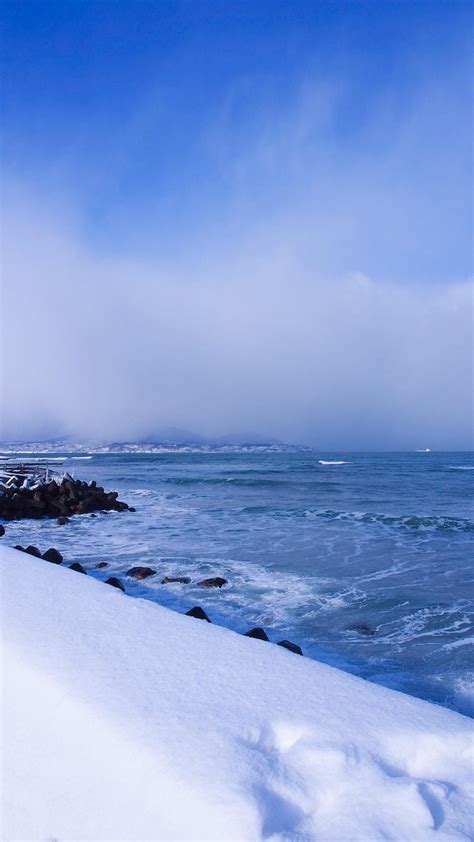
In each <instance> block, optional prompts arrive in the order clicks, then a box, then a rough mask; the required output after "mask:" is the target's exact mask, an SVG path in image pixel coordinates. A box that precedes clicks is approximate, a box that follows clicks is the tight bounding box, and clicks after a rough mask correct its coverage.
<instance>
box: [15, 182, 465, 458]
mask: <svg viewBox="0 0 474 842" xmlns="http://www.w3.org/2000/svg"><path fill="white" fill-rule="evenodd" d="M4 235H5V249H4V261H3V263H4V273H5V283H4V287H3V320H2V331H1V334H2V335H1V342H2V350H3V353H2V385H1V388H2V408H3V409H2V420H3V426H2V433H1V435H2V437H3V438H14V439H17V440H18V439H21V438H24V439H28V438H29V439H32V438H33V439H34V438H38V437H40V436H48V435H49V436H52V435H58V434H60V435H61V434H67V435H72V436H76V437H79V438H85V439H86V440H99V441H104V440H113V439H126V440H130V439H138V438H141V437H142V436H149V435H151V434H153V433H154V432H155V431H156V430H157V429H160V428H161V427H163V426H164V425H176V426H178V427H184V428H186V429H190V430H193V431H195V432H196V433H199V434H204V435H211V436H215V435H225V434H228V433H241V432H243V431H253V432H255V433H258V434H260V435H263V436H274V437H277V438H279V439H281V440H284V441H288V442H298V443H309V444H315V445H316V446H317V447H320V448H322V449H331V448H343V449H375V450H376V449H381V448H382V449H385V448H387V449H404V448H406V449H415V448H417V447H425V446H429V447H431V448H436V449H453V448H456V447H457V448H468V447H469V446H470V441H471V435H472V425H471V421H472V411H471V400H470V394H471V392H470V385H469V384H470V382H471V373H472V372H471V355H470V349H471V343H472V319H471V303H472V298H471V294H472V285H471V284H470V283H468V282H458V283H449V284H446V283H438V284H434V285H427V284H422V283H419V284H411V285H406V284H403V283H394V282H387V281H379V280H378V279H377V278H376V277H373V278H372V277H369V276H367V275H365V274H364V273H362V272H360V271H348V272H346V273H339V274H337V273H334V274H326V275H322V274H321V273H320V271H319V269H318V266H317V261H315V262H314V263H313V264H312V266H311V268H310V267H309V266H308V265H305V264H304V261H303V262H302V260H301V255H298V253H297V250H296V248H295V246H294V243H293V242H292V240H291V237H290V239H288V238H287V240H286V242H285V241H282V240H281V239H280V240H279V241H278V242H277V241H276V240H275V242H274V243H273V244H272V245H271V243H270V242H269V240H267V241H265V242H264V243H260V242H255V243H253V244H252V246H253V247H252V252H251V254H250V248H251V244H250V243H248V244H247V245H248V247H247V250H244V252H243V253H242V254H236V253H234V251H233V249H230V248H229V249H228V248H224V247H223V246H222V245H221V246H216V252H215V254H214V255H213V258H212V259H210V256H209V255H208V254H205V255H203V256H201V257H199V256H196V257H195V259H193V260H190V261H188V260H187V258H186V256H183V257H182V258H181V259H180V260H179V261H176V262H174V263H173V264H172V265H170V264H169V263H167V262H166V261H165V260H163V261H160V260H159V259H154V260H148V261H147V260H140V259H136V258H135V259H132V258H128V259H126V258H124V257H113V256H110V255H108V256H100V255H98V254H97V253H94V252H93V251H91V250H90V249H89V248H87V247H86V246H85V245H84V243H81V242H80V240H78V238H77V236H76V234H75V233H74V226H72V225H70V224H68V222H67V221H66V223H64V222H63V221H62V220H61V219H60V218H59V216H58V215H56V216H55V217H54V216H51V215H50V214H49V212H48V207H47V206H46V208H42V207H41V206H40V205H38V204H36V205H35V204H34V203H33V204H31V203H30V201H29V200H28V201H26V200H24V197H23V199H21V198H18V196H16V197H15V198H14V199H13V198H12V202H11V205H10V206H9V212H8V214H7V218H6V221H5V225H4ZM275 236H276V235H275ZM25 243H28V248H25ZM335 247H336V246H335ZM193 257H194V255H193Z"/></svg>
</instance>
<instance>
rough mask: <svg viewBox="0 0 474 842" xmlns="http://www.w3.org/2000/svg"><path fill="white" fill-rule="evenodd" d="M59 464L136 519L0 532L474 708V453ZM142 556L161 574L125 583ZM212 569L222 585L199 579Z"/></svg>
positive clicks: (173, 601) (145, 590) (83, 520)
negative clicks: (170, 579)
mask: <svg viewBox="0 0 474 842" xmlns="http://www.w3.org/2000/svg"><path fill="white" fill-rule="evenodd" d="M41 455H42V457H43V458H44V454H41ZM55 456H56V457H58V456H59V454H55ZM28 458H30V457H28ZM52 464H53V463H52ZM62 469H65V470H68V471H70V472H71V473H74V474H75V476H76V477H79V478H81V479H85V480H88V481H89V480H92V479H95V480H97V482H98V484H100V485H104V486H105V487H106V489H108V490H116V491H118V492H119V496H120V499H122V500H125V501H126V502H127V503H128V504H129V505H131V506H135V507H136V512H135V513H133V512H123V513H116V512H113V513H108V514H98V515H97V516H96V517H91V516H90V515H82V516H76V517H73V518H72V519H71V521H70V523H69V524H67V525H66V526H58V525H57V524H56V523H55V521H51V520H40V521H26V520H25V521H19V522H12V523H8V524H7V535H6V536H5V538H4V539H2V541H5V542H7V543H9V544H11V545H13V544H23V545H26V544H37V545H38V546H40V548H41V549H42V550H45V549H47V548H48V547H50V546H53V547H57V548H58V549H59V550H60V551H61V552H62V553H63V555H64V557H65V562H66V563H72V562H73V561H79V562H81V563H82V564H83V565H84V566H85V567H86V568H87V570H88V572H89V573H90V574H91V575H94V576H96V577H97V578H98V579H105V578H107V577H108V576H110V575H116V576H119V577H120V578H122V580H123V581H124V583H125V585H126V588H127V592H128V593H130V594H132V595H135V596H138V597H143V598H146V599H150V600H153V601H155V602H157V603H159V604H161V605H165V606H168V607H170V608H173V609H175V610H179V611H185V610H187V609H189V608H190V607H191V606H193V605H201V606H202V607H203V608H204V609H205V610H206V611H207V613H208V614H209V616H210V617H211V619H212V620H213V621H214V622H216V623H219V624H221V625H224V626H227V627H229V628H232V629H235V630H236V631H239V632H243V631H246V630H247V629H249V628H250V627H252V626H256V625H259V626H263V627H264V628H265V629H266V631H267V633H268V635H269V637H270V639H271V640H273V641H277V640H280V639H282V638H287V639H290V640H292V641H294V642H295V643H298V644H300V645H301V646H302V648H303V650H304V653H305V655H307V656H309V657H312V658H317V659H319V660H321V661H324V662H326V663H328V664H332V665H334V666H336V667H340V668H342V669H345V670H347V671H349V672H352V673H355V674H357V675H359V676H362V677H364V678H367V679H369V680H370V681H374V682H376V683H379V684H383V685H385V686H388V687H391V688H395V689H398V690H402V691H404V692H406V693H410V694H412V695H415V696H419V697H421V698H424V699H428V700H430V701H433V702H436V703H438V704H441V705H444V706H447V707H451V708H454V709H456V710H458V711H460V712H462V713H467V714H469V713H471V714H472V713H473V698H474V692H473V684H472V666H473V659H472V654H473V649H472V644H473V642H474V636H473V630H472V621H473V616H474V611H473V607H474V589H473V582H472V580H473V577H472V541H473V538H474V518H473V497H472V491H473V481H474V455H473V454H472V453H424V452H423V453H422V452H416V453H331V454H327V453H325V454H323V453H318V452H316V451H302V452H298V451H286V450H284V449H282V450H280V449H278V448H271V449H269V450H264V449H261V448H255V449H252V448H250V449H246V450H242V451H238V450H234V451H232V452H226V451H225V450H222V449H221V450H219V449H216V450H215V451H211V452H204V451H197V452H196V451H195V452H193V451H189V450H188V451H186V450H185V451H179V452H171V453H119V454H115V453H106V454H93V455H77V454H75V455H74V456H67V457H66V461H65V462H64V466H63V467H62V468H61V470H62ZM100 561H106V562H108V564H109V567H108V568H107V569H106V570H96V569H95V564H96V563H97V562H100ZM137 564H140V565H148V566H151V567H153V568H155V569H156V570H157V573H158V575H157V576H154V577H152V578H150V579H148V580H146V581H144V582H135V581H134V580H132V579H130V578H127V577H126V576H125V572H126V571H127V570H128V568H130V567H132V566H133V565H137ZM164 576H189V577H191V580H192V582H191V584H190V585H182V584H181V585H179V584H176V585H162V584H160V582H161V579H162V578H163V577H164ZM209 576H222V577H224V578H225V579H227V580H228V584H227V585H226V586H225V587H224V588H222V589H220V590H207V589H203V588H200V587H197V586H196V584H195V583H196V582H197V581H199V580H200V579H202V578H205V577H209ZM78 633H80V630H79V629H78ZM156 646H157V649H159V646H160V641H159V640H157V641H156ZM150 657H153V652H150ZM295 657H296V656H295Z"/></svg>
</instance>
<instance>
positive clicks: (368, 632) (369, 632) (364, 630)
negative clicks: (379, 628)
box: [347, 623, 375, 637]
mask: <svg viewBox="0 0 474 842" xmlns="http://www.w3.org/2000/svg"><path fill="white" fill-rule="evenodd" d="M347 630H348V631H355V632H357V633H358V634H364V635H365V636H366V637H372V636H373V635H374V634H375V629H373V628H372V626H369V625H368V623H352V624H351V625H350V626H347Z"/></svg>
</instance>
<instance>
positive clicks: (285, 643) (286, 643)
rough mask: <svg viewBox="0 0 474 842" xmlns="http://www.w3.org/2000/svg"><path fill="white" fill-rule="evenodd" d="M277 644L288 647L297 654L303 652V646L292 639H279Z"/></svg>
mask: <svg viewBox="0 0 474 842" xmlns="http://www.w3.org/2000/svg"><path fill="white" fill-rule="evenodd" d="M277 646H283V648H284V649H288V650H289V651H290V652H294V653H295V655H302V654H303V650H302V648H301V646H298V644H297V643H292V642H291V640H279V641H278V643H277Z"/></svg>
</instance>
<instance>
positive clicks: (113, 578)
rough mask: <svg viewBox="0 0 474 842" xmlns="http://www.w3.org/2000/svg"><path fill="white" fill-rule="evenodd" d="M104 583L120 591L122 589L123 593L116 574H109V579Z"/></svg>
mask: <svg viewBox="0 0 474 842" xmlns="http://www.w3.org/2000/svg"><path fill="white" fill-rule="evenodd" d="M105 584H106V585H112V587H113V588H118V589H119V590H120V591H123V592H124V593H125V588H124V586H123V585H122V582H121V581H120V579H117V577H116V576H111V577H110V579H106V580H105Z"/></svg>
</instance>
